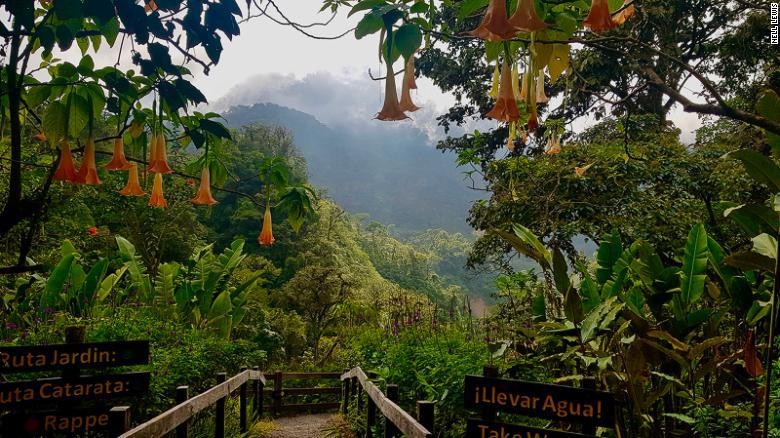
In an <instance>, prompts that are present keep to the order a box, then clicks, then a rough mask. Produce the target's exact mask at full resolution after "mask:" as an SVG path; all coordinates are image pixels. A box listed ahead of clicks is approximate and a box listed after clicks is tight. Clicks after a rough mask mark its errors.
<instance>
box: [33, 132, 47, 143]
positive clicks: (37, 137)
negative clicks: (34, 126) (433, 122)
mask: <svg viewBox="0 0 780 438" xmlns="http://www.w3.org/2000/svg"><path fill="white" fill-rule="evenodd" d="M33 140H35V141H46V134H44V133H43V131H41V132H39V133H37V134H35V135H33Z"/></svg>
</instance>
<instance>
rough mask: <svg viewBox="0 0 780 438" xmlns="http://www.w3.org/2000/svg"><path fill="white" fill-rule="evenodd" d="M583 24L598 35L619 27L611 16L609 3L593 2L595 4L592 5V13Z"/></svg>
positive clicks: (601, 0)
mask: <svg viewBox="0 0 780 438" xmlns="http://www.w3.org/2000/svg"><path fill="white" fill-rule="evenodd" d="M582 24H584V25H585V26H588V28H589V29H590V30H592V31H593V32H596V33H601V32H605V31H608V30H610V29H612V28H613V27H615V26H617V24H615V23H614V22H613V21H612V16H611V15H610V14H609V1H608V0H593V3H591V5H590V12H589V13H588V16H587V17H585V20H584V21H583V22H582Z"/></svg>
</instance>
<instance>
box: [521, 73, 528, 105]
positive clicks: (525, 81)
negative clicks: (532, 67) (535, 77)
mask: <svg viewBox="0 0 780 438" xmlns="http://www.w3.org/2000/svg"><path fill="white" fill-rule="evenodd" d="M527 97H528V72H525V73H523V80H522V84H520V100H525V99H526V98H527Z"/></svg>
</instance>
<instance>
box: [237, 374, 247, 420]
mask: <svg viewBox="0 0 780 438" xmlns="http://www.w3.org/2000/svg"><path fill="white" fill-rule="evenodd" d="M246 371H247V368H246V367H241V372H242V373H245V372H246ZM247 384H249V380H247V381H246V382H244V383H242V384H241V387H239V388H238V409H239V410H240V411H241V412H239V413H238V424H239V429H240V430H241V433H246V431H247V422H246V386H247Z"/></svg>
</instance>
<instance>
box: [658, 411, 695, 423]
mask: <svg viewBox="0 0 780 438" xmlns="http://www.w3.org/2000/svg"><path fill="white" fill-rule="evenodd" d="M663 415H664V416H665V417H669V418H673V419H675V420H677V421H682V422H683V423H685V424H696V419H695V418H693V417H689V416H687V415H685V414H678V413H675V412H664V413H663Z"/></svg>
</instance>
